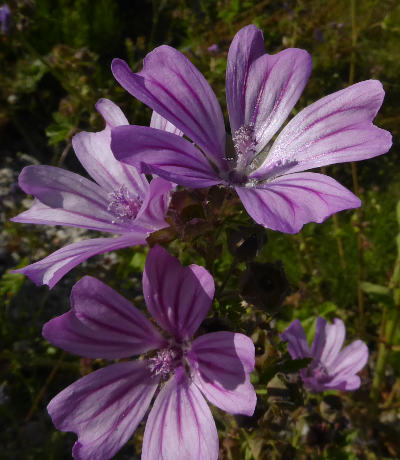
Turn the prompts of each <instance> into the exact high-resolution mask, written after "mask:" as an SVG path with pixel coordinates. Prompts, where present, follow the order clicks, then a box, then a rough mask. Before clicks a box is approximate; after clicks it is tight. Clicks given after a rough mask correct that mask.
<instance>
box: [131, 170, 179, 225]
mask: <svg viewBox="0 0 400 460" xmlns="http://www.w3.org/2000/svg"><path fill="white" fill-rule="evenodd" d="M173 186H174V184H172V183H171V182H168V181H166V180H164V179H162V178H161V177H155V178H154V179H153V180H152V181H151V182H150V186H149V189H148V191H147V194H146V196H145V198H144V201H143V204H142V206H141V208H140V210H139V212H138V215H137V216H136V219H135V225H138V226H140V227H144V228H148V229H149V231H155V230H160V229H161V228H164V227H167V226H168V224H167V223H166V221H165V214H166V213H167V210H168V206H169V202H170V191H171V189H172V188H173Z"/></svg>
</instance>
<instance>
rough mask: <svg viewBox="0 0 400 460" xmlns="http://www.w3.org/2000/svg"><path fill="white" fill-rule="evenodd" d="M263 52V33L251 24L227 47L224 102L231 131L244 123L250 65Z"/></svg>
mask: <svg viewBox="0 0 400 460" xmlns="http://www.w3.org/2000/svg"><path fill="white" fill-rule="evenodd" d="M264 53H265V48H264V37H263V34H262V32H261V30H260V29H258V28H257V27H256V26H255V25H253V24H250V25H248V26H246V27H243V28H242V29H240V30H239V32H238V33H237V34H236V35H235V36H234V38H233V40H232V43H231V46H230V47H229V53H228V61H227V67H226V103H227V105H228V113H229V120H230V124H231V130H232V133H234V132H235V131H237V130H238V129H239V128H240V127H241V126H243V125H245V124H246V121H245V106H246V92H247V91H246V90H247V85H248V80H249V69H250V65H251V64H252V62H253V61H255V60H256V59H257V58H259V57H260V56H262V55H263V54H264Z"/></svg>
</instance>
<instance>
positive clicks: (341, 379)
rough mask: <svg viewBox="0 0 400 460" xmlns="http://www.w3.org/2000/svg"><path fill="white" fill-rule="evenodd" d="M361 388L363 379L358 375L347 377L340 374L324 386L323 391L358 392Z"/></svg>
mask: <svg viewBox="0 0 400 460" xmlns="http://www.w3.org/2000/svg"><path fill="white" fill-rule="evenodd" d="M360 386H361V379H360V377H359V376H358V375H345V376H341V375H340V374H339V375H338V376H337V377H335V378H334V379H333V380H331V381H330V382H326V383H324V384H323V387H324V388H323V389H322V390H319V391H323V390H341V391H354V390H358V388H360Z"/></svg>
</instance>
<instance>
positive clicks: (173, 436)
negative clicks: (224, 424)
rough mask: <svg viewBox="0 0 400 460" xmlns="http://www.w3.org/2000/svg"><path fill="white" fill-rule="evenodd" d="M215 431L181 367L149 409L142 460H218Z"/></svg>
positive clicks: (216, 434) (211, 420) (200, 398)
mask: <svg viewBox="0 0 400 460" xmlns="http://www.w3.org/2000/svg"><path fill="white" fill-rule="evenodd" d="M217 458H218V433H217V428H216V426H215V423H214V419H213V417H212V415H211V411H210V409H209V408H208V406H207V403H206V401H205V400H204V398H203V396H202V395H201V393H200V391H199V390H198V388H197V387H196V385H193V384H191V383H189V380H188V378H187V376H186V375H185V371H184V370H183V369H182V368H178V369H177V370H176V373H175V375H174V376H173V377H172V378H171V379H170V380H169V382H168V383H167V384H166V385H165V386H164V387H163V388H162V390H161V391H160V394H159V395H158V396H157V399H156V401H155V403H154V406H153V408H152V409H151V411H150V415H149V418H148V420H147V424H146V429H145V432H144V438H143V448H142V460H160V459H163V460H177V459H185V460H200V459H201V460H217Z"/></svg>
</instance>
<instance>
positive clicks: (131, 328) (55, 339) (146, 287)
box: [43, 246, 256, 460]
mask: <svg viewBox="0 0 400 460" xmlns="http://www.w3.org/2000/svg"><path fill="white" fill-rule="evenodd" d="M143 293H144V298H145V300H146V304H147V308H148V310H149V312H150V313H151V315H152V316H153V318H154V319H155V321H156V322H157V324H158V325H159V326H160V327H161V328H162V330H163V333H160V332H159V331H158V330H157V328H156V327H155V326H153V324H152V323H151V322H150V321H149V320H148V319H146V318H145V316H144V315H143V314H142V313H141V312H140V311H139V310H137V309H136V308H135V307H134V306H133V305H132V304H130V303H129V302H128V301H127V300H125V299H124V298H123V297H122V296H121V295H119V294H118V293H117V292H115V291H114V290H113V289H111V288H110V287H108V286H106V285H105V284H103V283H102V282H100V281H99V280H97V279H95V278H92V277H89V276H86V277H84V278H82V279H81V280H80V281H79V282H78V283H77V284H76V285H75V286H74V287H73V288H72V293H71V305H72V308H71V311H70V312H68V313H65V314H64V315H62V316H60V317H58V318H55V319H53V320H51V321H50V322H48V323H47V324H45V326H44V328H43V335H44V337H45V338H46V339H47V340H49V341H50V342H51V343H53V344H54V345H56V346H58V347H61V348H63V349H64V350H67V351H69V352H71V353H75V354H78V355H80V356H85V357H89V358H103V359H125V358H129V357H132V356H134V355H139V354H145V357H143V359H139V360H138V359H136V360H131V361H121V362H118V363H116V364H112V365H109V366H107V367H104V368H102V369H100V370H97V371H95V372H92V373H91V374H89V375H87V376H85V377H83V378H81V379H80V380H78V381H77V382H75V383H73V384H72V385H70V386H69V387H67V388H66V389H65V390H63V391H62V392H61V393H59V394H58V395H57V396H56V397H55V398H54V399H52V400H51V401H50V404H49V405H48V411H49V414H50V416H51V417H52V419H53V422H54V424H55V425H56V427H57V428H58V429H60V430H62V431H74V432H75V433H77V435H78V441H77V442H76V443H75V445H74V448H73V456H74V458H75V459H81V460H106V459H109V458H111V457H112V456H113V455H114V454H115V453H116V452H117V451H118V450H119V449H120V448H121V447H122V446H123V445H124V444H125V443H126V442H127V441H128V440H129V438H130V437H131V435H132V434H133V432H134V431H135V430H136V428H137V426H138V424H139V423H140V422H141V420H142V419H143V417H144V416H145V414H146V412H147V410H148V408H149V406H150V402H151V400H152V398H153V397H154V396H156V398H155V402H154V405H153V407H152V409H151V411H150V413H149V415H148V419H147V422H146V428H145V433H144V439H143V448H142V459H143V460H159V459H161V458H162V459H164V460H177V459H182V460H183V459H185V460H195V459H196V460H199V459H201V460H216V459H217V458H218V434H217V429H216V426H215V423H214V420H213V417H212V414H211V411H210V409H209V408H208V405H207V403H206V401H205V399H204V397H205V398H207V399H208V400H209V401H210V402H211V403H212V404H214V405H216V406H217V407H219V408H220V409H222V410H224V411H227V412H230V413H233V414H245V415H252V414H253V412H254V408H255V405H256V393H255V391H254V388H253V386H252V385H251V383H250V373H251V372H252V370H253V368H254V360H255V351H254V345H253V342H252V341H251V339H249V338H248V337H246V336H245V335H243V334H238V333H233V332H224V331H222V332H213V333H209V334H205V335H202V336H200V337H197V338H195V339H194V340H191V338H192V336H193V335H194V334H195V332H196V331H197V329H198V327H199V326H200V323H201V322H202V321H203V320H204V318H205V317H206V315H207V313H208V311H209V309H210V306H211V302H212V299H213V296H214V280H213V278H212V276H211V275H210V274H209V273H208V271H207V270H206V269H204V268H203V267H200V266H198V265H189V266H187V267H183V266H182V265H181V264H180V263H179V261H178V260H177V259H175V258H174V257H172V256H171V255H169V254H168V252H167V251H166V250H165V249H163V248H161V247H160V246H156V247H154V248H153V249H151V250H150V252H149V254H148V256H147V260H146V266H145V270H144V273H143Z"/></svg>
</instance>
